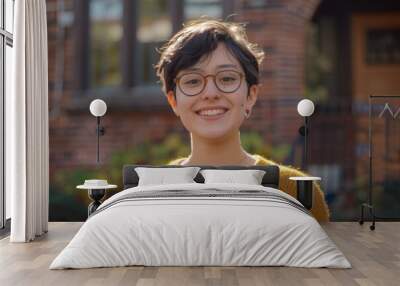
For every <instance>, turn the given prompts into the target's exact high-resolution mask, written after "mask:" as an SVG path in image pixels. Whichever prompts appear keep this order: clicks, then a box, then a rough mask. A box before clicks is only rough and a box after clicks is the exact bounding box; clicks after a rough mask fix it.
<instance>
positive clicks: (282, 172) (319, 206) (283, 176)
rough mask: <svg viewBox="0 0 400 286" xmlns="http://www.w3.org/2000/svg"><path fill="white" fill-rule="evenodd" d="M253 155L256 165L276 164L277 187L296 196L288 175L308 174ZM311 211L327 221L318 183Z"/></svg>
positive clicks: (179, 160)
mask: <svg viewBox="0 0 400 286" xmlns="http://www.w3.org/2000/svg"><path fill="white" fill-rule="evenodd" d="M253 157H254V158H255V159H256V165H278V166H279V189H280V190H282V191H284V192H285V193H288V194H289V195H291V196H293V197H295V198H296V195H297V185H296V182H295V181H292V180H289V177H292V176H293V177H294V176H308V175H307V174H305V173H303V172H302V171H300V170H298V169H296V168H294V167H290V166H285V165H279V164H278V163H276V162H274V161H272V160H268V159H266V158H264V157H263V156H260V155H258V154H254V155H253ZM185 159H186V158H178V159H175V160H172V161H170V162H169V163H168V165H181V162H182V161H183V160H185ZM311 213H312V214H313V215H314V217H315V218H316V219H317V220H318V221H319V222H327V221H329V209H328V206H327V204H326V202H325V197H324V193H323V192H322V190H321V187H320V186H319V184H317V183H314V201H313V207H312V209H311Z"/></svg>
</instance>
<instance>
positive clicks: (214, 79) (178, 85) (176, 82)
mask: <svg viewBox="0 0 400 286" xmlns="http://www.w3.org/2000/svg"><path fill="white" fill-rule="evenodd" d="M227 71H230V72H235V73H237V74H239V77H240V82H239V85H238V87H237V88H236V89H234V90H233V91H228V92H226V91H223V90H221V89H220V88H219V87H218V84H217V82H216V77H217V74H219V73H221V72H227ZM188 74H198V75H200V76H202V77H203V79H204V82H205V83H204V85H203V88H202V89H201V90H200V91H199V92H198V93H196V94H192V95H188V94H186V93H185V92H183V90H182V89H181V87H180V84H179V81H180V79H181V78H182V77H183V76H185V75H188ZM209 76H211V77H212V78H213V82H214V85H215V87H216V88H217V89H218V90H219V91H220V92H223V93H234V92H235V91H237V90H238V89H239V88H240V87H241V86H242V82H243V77H245V75H244V74H243V73H242V72H239V71H237V70H221V71H218V72H216V73H215V74H207V75H203V74H201V73H199V72H188V73H184V74H182V75H180V76H179V77H176V78H175V79H174V82H175V85H176V86H177V87H178V88H179V90H180V91H181V92H182V93H183V94H184V95H186V96H197V95H199V94H200V93H202V92H203V91H204V89H205V88H206V86H207V83H208V77H209Z"/></svg>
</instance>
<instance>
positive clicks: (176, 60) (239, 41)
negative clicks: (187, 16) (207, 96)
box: [155, 19, 264, 93]
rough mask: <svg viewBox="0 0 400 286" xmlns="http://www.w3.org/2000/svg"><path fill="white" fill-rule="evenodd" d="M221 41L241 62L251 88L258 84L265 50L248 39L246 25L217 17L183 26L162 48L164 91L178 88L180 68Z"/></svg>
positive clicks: (159, 71)
mask: <svg viewBox="0 0 400 286" xmlns="http://www.w3.org/2000/svg"><path fill="white" fill-rule="evenodd" d="M219 43H224V44H225V46H226V48H227V49H228V51H229V52H230V53H231V54H232V55H233V56H234V57H235V58H236V59H237V60H238V61H239V63H240V65H241V67H242V68H243V70H244V73H245V77H246V81H247V84H248V85H249V87H250V86H251V85H254V84H258V83H259V65H260V64H261V62H262V60H263V58H264V52H263V51H262V49H260V48H259V47H258V46H257V44H252V43H250V42H249V41H248V39H247V35H246V31H245V27H244V25H243V24H238V23H233V22H222V21H218V20H204V19H201V20H197V21H193V22H190V23H189V24H188V25H184V27H183V29H181V30H180V31H179V32H177V33H176V34H175V35H174V36H173V37H172V38H171V39H170V40H169V41H168V42H167V43H166V44H165V45H164V46H163V47H162V48H161V49H160V50H159V52H160V53H161V57H160V60H159V62H158V63H157V65H156V66H155V68H156V70H157V75H158V76H159V77H160V80H161V82H162V85H163V90H164V92H165V93H167V92H169V91H171V90H175V82H174V79H175V77H176V76H177V74H178V73H179V71H181V70H183V69H186V68H189V67H191V66H193V65H195V64H196V63H197V62H198V61H199V60H200V59H201V58H202V57H203V56H206V55H209V54H210V53H211V52H213V51H214V50H215V49H216V48H217V46H218V44H219Z"/></svg>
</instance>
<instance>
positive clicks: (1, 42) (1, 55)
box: [0, 0, 15, 236]
mask: <svg viewBox="0 0 400 286" xmlns="http://www.w3.org/2000/svg"><path fill="white" fill-rule="evenodd" d="M5 1H6V0H0V5H1V11H0V12H1V21H0V59H1V60H0V63H1V66H0V235H1V236H2V235H4V234H7V233H8V232H9V230H10V219H7V211H6V207H7V204H6V202H7V199H6V189H5V154H6V152H5V128H6V126H5V95H6V82H5V76H6V60H5V59H6V47H7V46H9V47H11V48H13V34H12V33H10V32H8V31H7V30H6V19H5V8H6V4H5ZM11 1H12V2H13V4H12V5H14V7H15V1H14V0H11ZM13 11H14V9H13ZM14 13H15V12H14ZM13 17H14V15H13ZM12 30H14V27H13V29H12Z"/></svg>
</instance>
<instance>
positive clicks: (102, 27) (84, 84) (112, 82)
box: [74, 0, 231, 96]
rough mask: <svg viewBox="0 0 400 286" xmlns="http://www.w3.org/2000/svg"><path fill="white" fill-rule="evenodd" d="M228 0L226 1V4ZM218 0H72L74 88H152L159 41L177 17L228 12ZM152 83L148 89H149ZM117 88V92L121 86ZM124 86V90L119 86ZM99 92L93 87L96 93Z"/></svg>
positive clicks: (113, 90)
mask: <svg viewBox="0 0 400 286" xmlns="http://www.w3.org/2000/svg"><path fill="white" fill-rule="evenodd" d="M227 3H228V4H227ZM229 3H230V1H223V0H206V1H199V0H140V1H129V0H90V1H76V23H77V29H76V31H77V33H78V37H77V39H78V40H77V41H76V44H77V49H76V50H77V51H79V53H80V54H79V55H77V57H76V58H75V59H74V61H76V63H77V68H76V82H77V84H78V86H77V88H78V89H79V90H82V91H89V94H92V92H91V91H93V90H95V91H99V92H100V90H106V93H107V95H108V96H109V95H110V94H124V93H127V92H130V91H129V90H131V89H134V88H136V87H140V90H141V91H143V88H146V87H147V88H150V89H149V90H155V89H154V86H157V85H158V83H157V81H158V78H157V77H156V73H155V70H154V65H155V64H156V63H157V61H158V59H159V54H158V52H157V50H156V49H157V48H159V47H161V46H162V45H163V44H164V43H165V41H167V40H168V39H169V38H170V37H171V36H172V34H173V33H174V32H176V31H177V30H179V29H180V28H181V27H182V22H183V21H186V20H191V19H194V18H198V17H200V16H208V17H214V18H219V19H222V18H223V17H224V16H226V15H229V14H230V13H231V11H230V8H229V7H231V4H229ZM151 88H153V89H151ZM121 91H122V92H121ZM124 91H125V92H124ZM99 94H101V93H97V96H98V95H99Z"/></svg>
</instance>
